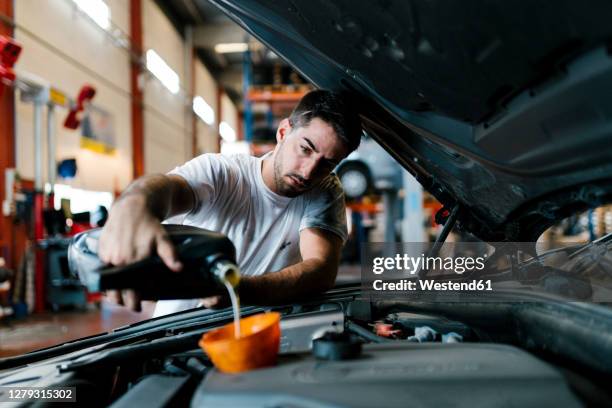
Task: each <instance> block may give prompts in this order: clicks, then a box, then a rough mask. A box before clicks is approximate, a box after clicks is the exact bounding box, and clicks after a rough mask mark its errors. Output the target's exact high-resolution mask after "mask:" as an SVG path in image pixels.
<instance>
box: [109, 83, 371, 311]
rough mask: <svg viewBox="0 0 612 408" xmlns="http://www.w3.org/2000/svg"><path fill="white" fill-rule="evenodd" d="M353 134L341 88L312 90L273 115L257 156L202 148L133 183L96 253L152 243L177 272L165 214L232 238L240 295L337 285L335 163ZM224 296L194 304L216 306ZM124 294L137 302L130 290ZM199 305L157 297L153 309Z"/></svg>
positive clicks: (289, 296) (122, 257) (112, 256)
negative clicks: (284, 113)
mask: <svg viewBox="0 0 612 408" xmlns="http://www.w3.org/2000/svg"><path fill="white" fill-rule="evenodd" d="M360 138H361V123H360V119H359V116H358V115H357V113H356V111H355V110H354V109H353V108H352V107H351V104H350V101H349V99H347V96H346V95H344V94H339V93H334V92H330V91H325V90H317V91H313V92H310V93H308V94H307V95H305V96H304V97H303V98H302V99H301V101H300V102H299V103H298V105H297V106H296V108H295V109H294V111H293V112H292V113H291V116H290V117H289V118H286V119H283V120H282V121H281V122H280V124H279V126H278V129H277V132H276V140H277V145H276V147H275V149H274V151H273V152H271V153H269V154H267V155H265V156H264V157H262V158H255V157H251V156H247V155H234V156H222V155H219V154H203V155H201V156H199V157H196V158H195V159H192V160H191V161H189V162H187V163H186V164H184V165H183V166H180V167H177V168H176V169H174V170H173V171H171V172H170V173H168V174H167V175H153V176H146V177H143V178H140V179H138V180H136V181H135V182H134V183H132V184H131V185H130V186H129V187H128V188H127V190H126V191H125V192H124V193H123V194H122V196H121V197H120V198H119V200H118V201H117V202H116V203H115V205H114V206H113V208H112V210H111V212H110V216H109V219H108V221H107V223H106V225H105V227H104V230H103V231H102V235H101V237H100V243H99V256H100V258H101V260H102V261H104V262H106V263H110V264H114V265H123V264H128V263H131V262H134V261H136V260H139V259H142V258H145V257H147V256H149V255H150V253H151V251H152V250H155V251H157V253H158V254H159V256H160V257H161V258H162V260H163V261H164V263H165V264H166V265H167V266H168V268H170V269H171V270H173V271H176V272H179V273H180V270H181V268H182V265H181V262H180V260H179V259H178V258H177V256H176V253H175V249H174V248H173V246H172V244H171V242H170V240H169V239H168V236H167V235H166V233H165V231H164V229H163V228H162V226H161V222H162V221H163V220H166V219H168V220H167V221H168V222H171V223H179V224H185V225H193V226H197V227H201V228H205V229H208V230H213V231H218V232H220V233H223V234H225V235H227V236H228V238H229V239H230V240H232V242H233V243H234V245H235V246H236V258H237V261H238V265H239V267H240V269H241V274H242V279H241V282H240V285H239V287H238V290H239V295H240V298H241V301H242V302H243V303H247V304H258V303H259V304H274V303H277V304H278V303H285V302H291V301H294V300H296V299H300V298H304V297H307V296H309V295H313V294H316V293H320V292H323V291H325V290H327V289H329V288H331V287H332V286H333V285H334V282H335V279H336V274H337V270H338V264H339V259H340V251H341V248H342V245H343V243H344V241H345V240H346V235H347V232H346V213H345V207H344V193H343V191H342V188H341V186H340V183H339V180H338V178H337V177H336V176H335V175H334V174H332V170H333V169H334V168H335V167H336V166H337V165H338V163H339V162H340V161H341V160H342V159H344V158H345V157H346V156H347V155H348V154H349V153H350V152H352V151H353V150H355V149H356V148H357V147H358V146H359V141H360ZM269 272H270V273H269ZM271 272H273V273H271ZM115 296H116V297H117V298H116V299H115V300H116V301H117V302H119V303H123V301H124V299H123V298H122V296H121V295H120V294H117V293H115ZM223 300H224V299H223V297H221V296H217V297H212V298H207V299H203V300H202V302H201V303H202V304H203V305H204V306H207V307H211V308H212V307H220V306H222V305H223V303H224V302H223ZM125 301H126V303H127V304H128V306H130V307H131V308H133V309H135V310H139V308H140V302H139V301H138V299H137V297H136V296H135V295H134V294H133V293H130V294H129V296H127V299H125ZM197 304H198V301H197V300H194V301H163V302H158V304H157V308H156V312H155V315H161V314H166V313H172V312H176V311H179V310H184V309H187V308H191V307H195V306H197Z"/></svg>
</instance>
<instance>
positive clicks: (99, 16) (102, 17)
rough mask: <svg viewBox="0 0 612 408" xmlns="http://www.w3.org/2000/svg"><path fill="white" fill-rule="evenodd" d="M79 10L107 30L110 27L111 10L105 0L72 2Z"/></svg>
mask: <svg viewBox="0 0 612 408" xmlns="http://www.w3.org/2000/svg"><path fill="white" fill-rule="evenodd" d="M72 1H74V4H76V5H77V7H78V8H79V10H81V11H82V12H83V13H85V14H87V16H89V18H91V19H92V20H93V21H94V22H95V23H96V24H97V25H99V26H100V27H102V28H103V29H105V30H108V28H109V27H110V9H109V7H108V4H106V2H104V0H72Z"/></svg>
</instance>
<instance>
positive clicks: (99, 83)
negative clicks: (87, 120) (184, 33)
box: [15, 0, 132, 191]
mask: <svg viewBox="0 0 612 408" xmlns="http://www.w3.org/2000/svg"><path fill="white" fill-rule="evenodd" d="M108 4H109V6H110V9H111V16H112V17H111V18H112V20H113V22H114V23H115V24H116V25H117V26H119V27H120V28H121V29H122V30H123V31H125V32H128V31H129V27H128V23H129V2H127V1H123V0H110V1H108ZM15 21H16V23H17V27H16V29H15V38H16V39H17V41H19V42H20V43H21V44H22V46H23V51H22V53H21V57H20V59H19V62H18V64H17V69H18V71H21V72H23V71H26V72H29V73H33V74H36V75H37V76H39V77H41V78H43V79H44V80H46V81H48V82H49V83H50V84H51V85H52V86H54V87H56V88H58V89H60V90H61V91H63V92H66V93H67V94H69V95H70V96H71V97H73V98H74V97H75V96H76V94H77V92H78V91H79V89H80V88H81V86H82V85H83V84H86V83H88V84H91V85H93V86H94V87H95V88H96V90H97V94H96V97H95V99H94V103H95V104H96V105H98V106H100V107H101V108H103V109H105V110H107V111H108V112H110V113H111V114H112V115H113V117H114V126H115V132H116V140H117V152H116V154H115V155H114V156H106V155H101V154H96V153H93V152H90V151H87V150H83V149H80V147H79V146H80V131H79V130H77V131H70V130H67V129H64V128H63V126H62V123H63V120H64V118H65V116H66V113H67V112H66V111H65V110H64V109H57V126H56V135H57V142H56V143H57V152H56V159H63V158H67V157H76V159H77V164H78V167H79V171H78V175H77V178H76V179H75V180H74V181H73V182H72V183H71V184H72V185H74V186H76V187H80V188H84V189H90V190H100V191H112V190H113V187H114V185H115V183H117V184H118V186H119V187H120V188H123V187H124V186H125V185H127V184H128V182H129V181H130V180H131V178H132V164H131V157H132V149H131V127H130V95H129V91H130V83H129V78H130V77H129V72H130V71H129V58H128V54H127V52H126V51H125V50H122V49H120V48H117V47H115V46H114V45H113V44H112V43H111V42H110V40H109V39H108V38H107V37H106V35H105V34H104V33H103V32H102V30H101V29H100V28H99V27H98V26H96V25H95V24H94V23H92V22H91V20H89V19H88V18H87V17H85V16H82V15H80V14H79V13H77V12H75V6H74V4H73V3H72V2H71V1H69V0H52V1H40V0H19V1H15ZM16 116H17V121H16V126H17V129H16V139H17V140H16V144H17V157H16V159H17V169H18V171H19V172H20V174H21V175H22V177H25V178H28V179H33V178H34V158H33V154H34V153H33V152H34V142H33V134H32V133H33V122H32V117H33V109H32V105H31V104H26V103H22V102H20V101H18V102H17V104H16ZM43 116H44V117H46V115H43ZM45 129H46V121H44V123H43V130H45ZM43 133H44V132H43ZM44 140H45V142H46V137H45V138H44ZM46 158H47V153H46V143H45V150H44V165H43V169H44V170H45V171H44V174H45V179H46V169H47V164H46V163H47V161H46Z"/></svg>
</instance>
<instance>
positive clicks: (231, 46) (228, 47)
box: [215, 43, 249, 54]
mask: <svg viewBox="0 0 612 408" xmlns="http://www.w3.org/2000/svg"><path fill="white" fill-rule="evenodd" d="M248 50H249V44H247V43H221V44H217V45H215V52H216V53H217V54H229V53H232V52H245V51H248Z"/></svg>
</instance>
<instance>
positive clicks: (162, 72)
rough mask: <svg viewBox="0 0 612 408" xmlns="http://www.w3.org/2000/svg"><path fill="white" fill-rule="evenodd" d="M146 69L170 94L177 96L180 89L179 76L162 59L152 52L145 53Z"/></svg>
mask: <svg viewBox="0 0 612 408" xmlns="http://www.w3.org/2000/svg"><path fill="white" fill-rule="evenodd" d="M147 69H148V70H149V71H150V72H151V73H152V74H153V75H155V77H156V78H157V79H159V81H160V82H161V83H162V85H164V86H165V87H166V88H168V90H169V91H170V92H172V93H173V94H177V93H178V91H179V89H180V84H179V76H178V74H177V73H176V72H174V70H173V69H172V68H170V66H169V65H168V64H166V61H164V59H163V58H162V57H160V56H159V54H158V53H156V52H155V51H154V50H148V51H147Z"/></svg>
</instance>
